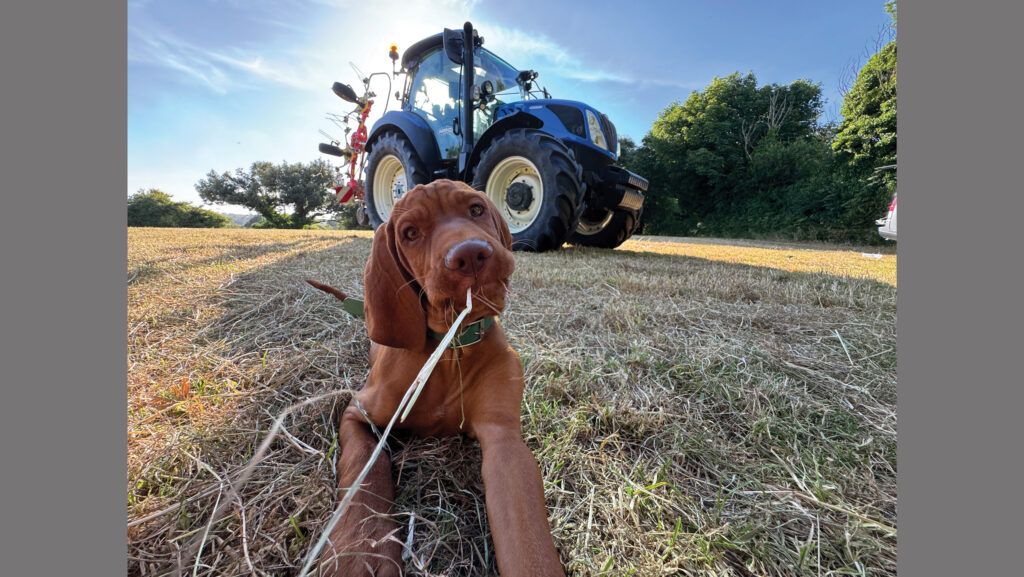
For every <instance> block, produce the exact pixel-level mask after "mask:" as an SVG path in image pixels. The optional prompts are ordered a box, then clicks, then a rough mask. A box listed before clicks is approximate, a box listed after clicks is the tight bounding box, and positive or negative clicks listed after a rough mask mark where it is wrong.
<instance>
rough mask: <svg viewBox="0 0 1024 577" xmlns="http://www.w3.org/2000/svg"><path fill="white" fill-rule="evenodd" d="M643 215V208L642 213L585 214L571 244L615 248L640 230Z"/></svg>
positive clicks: (616, 210) (609, 212) (618, 211)
mask: <svg viewBox="0 0 1024 577" xmlns="http://www.w3.org/2000/svg"><path fill="white" fill-rule="evenodd" d="M641 214H643V209H642V208H641V209H640V212H633V211H630V210H619V209H613V210H608V211H606V212H604V213H603V214H601V215H590V214H587V213H586V212H584V213H583V215H582V216H580V222H579V225H577V227H576V230H575V231H574V232H573V233H572V236H571V237H569V242H571V243H572V244H576V245H580V246H595V247H599V248H615V247H617V246H619V245H620V244H622V243H624V242H626V239H628V238H629V237H631V236H633V233H634V232H636V229H637V228H639V225H640V215H641Z"/></svg>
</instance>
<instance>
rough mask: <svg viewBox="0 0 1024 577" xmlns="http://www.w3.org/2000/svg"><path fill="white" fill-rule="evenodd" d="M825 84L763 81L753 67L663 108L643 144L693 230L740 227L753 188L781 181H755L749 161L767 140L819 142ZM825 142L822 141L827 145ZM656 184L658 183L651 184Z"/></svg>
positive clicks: (682, 220) (681, 218)
mask: <svg viewBox="0 0 1024 577" xmlns="http://www.w3.org/2000/svg"><path fill="white" fill-rule="evenodd" d="M821 107H822V104H821V87H820V86H819V85H818V84H813V83H811V82H810V81H807V80H796V81H794V82H793V83H791V84H789V85H778V84H770V85H764V86H760V87H759V86H758V85H757V79H756V78H755V77H754V75H753V74H752V73H748V74H746V75H740V74H739V73H734V74H731V75H729V76H726V77H725V78H718V77H716V78H715V79H714V80H713V81H712V83H711V85H710V86H708V87H707V88H705V89H704V90H703V91H694V92H692V93H691V94H690V97H689V98H687V100H686V102H684V103H682V104H680V103H678V102H674V103H672V104H671V105H669V107H668V108H666V109H665V110H664V111H662V113H661V114H660V115H659V116H658V119H657V120H656V121H655V122H654V126H653V127H652V128H651V131H650V133H649V134H648V135H647V137H645V138H644V147H649V148H650V149H651V151H652V152H653V156H654V163H655V164H657V165H658V166H659V168H660V171H655V172H657V173H658V177H659V178H661V179H662V181H661V182H659V186H660V187H662V188H663V189H664V190H665V191H671V194H672V196H673V197H674V198H675V199H676V201H677V205H678V211H679V212H678V215H677V220H678V221H679V222H680V224H681V227H682V229H683V231H684V232H685V233H686V234H698V233H701V232H708V233H724V232H737V229H740V228H742V227H743V224H742V223H743V219H744V215H745V214H746V212H747V210H748V208H749V204H750V202H751V200H752V199H751V194H753V193H754V192H756V191H758V190H764V189H766V188H770V187H772V186H778V185H781V184H787V183H779V182H775V183H772V182H763V183H757V184H754V183H751V181H750V178H751V175H750V174H748V167H749V165H750V163H751V162H752V159H753V158H754V156H755V154H756V151H757V148H758V147H759V145H760V144H761V142H762V141H769V142H773V143H778V144H779V145H780V146H782V147H786V146H789V145H791V144H793V143H796V142H800V141H812V142H816V143H819V144H820V138H818V137H817V134H818V128H819V127H818V123H817V121H818V117H819V115H820V114H821ZM822 146H823V145H822ZM653 187H654V185H653V183H652V188H653Z"/></svg>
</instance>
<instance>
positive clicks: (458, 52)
mask: <svg viewBox="0 0 1024 577" xmlns="http://www.w3.org/2000/svg"><path fill="white" fill-rule="evenodd" d="M442 40H443V42H444V54H445V56H447V57H448V60H451V61H452V62H454V63H455V64H462V30H452V29H451V28H445V29H444V35H443V36H442Z"/></svg>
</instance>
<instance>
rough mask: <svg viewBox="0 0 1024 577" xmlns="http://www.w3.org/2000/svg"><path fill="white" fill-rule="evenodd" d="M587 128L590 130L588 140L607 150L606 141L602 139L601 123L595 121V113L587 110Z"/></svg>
mask: <svg viewBox="0 0 1024 577" xmlns="http://www.w3.org/2000/svg"><path fill="white" fill-rule="evenodd" d="M587 129H588V130H589V131H590V140H591V142H593V143H594V145H595V146H600V147H601V148H603V149H605V150H608V141H607V140H605V139H604V132H603V131H602V130H601V123H600V122H598V121H597V115H595V114H594V113H593V112H592V111H590V110H587Z"/></svg>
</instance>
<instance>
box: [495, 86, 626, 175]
mask: <svg viewBox="0 0 1024 577" xmlns="http://www.w3.org/2000/svg"><path fill="white" fill-rule="evenodd" d="M517 113H525V114H528V115H530V116H533V117H536V118H537V119H538V120H540V121H541V122H542V123H543V129H544V131H545V132H549V133H551V134H553V135H554V136H556V137H557V138H561V139H565V140H569V141H572V142H575V143H576V144H579V145H581V146H586V147H589V148H591V149H593V150H595V151H596V152H599V153H601V154H603V155H605V156H608V157H609V158H610V159H611V160H613V161H614V160H617V159H618V144H619V140H618V134H617V132H616V130H615V125H614V124H612V121H611V120H609V119H608V116H606V115H604V114H601V112H599V111H598V110H597V109H596V108H594V107H593V106H589V105H587V104H584V103H582V102H577V101H575V100H562V99H558V98H543V99H531V100H520V101H517V102H509V103H507V104H503V105H501V106H500V107H498V109H497V110H496V111H495V118H494V120H495V121H500V120H501V119H502V118H505V117H508V116H512V115H514V114H517ZM588 113H589V114H588Z"/></svg>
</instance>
